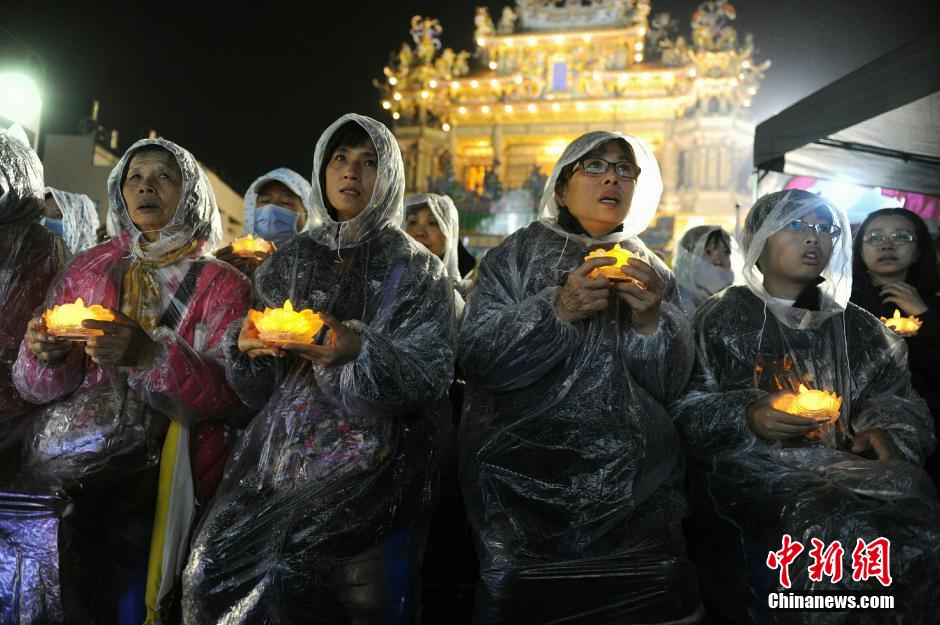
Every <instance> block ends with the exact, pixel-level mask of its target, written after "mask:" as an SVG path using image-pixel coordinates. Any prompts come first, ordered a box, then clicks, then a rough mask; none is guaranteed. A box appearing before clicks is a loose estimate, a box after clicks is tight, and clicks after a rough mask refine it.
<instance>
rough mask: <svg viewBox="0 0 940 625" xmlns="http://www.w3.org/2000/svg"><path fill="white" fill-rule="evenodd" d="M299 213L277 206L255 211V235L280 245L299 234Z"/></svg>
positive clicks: (273, 205)
mask: <svg viewBox="0 0 940 625" xmlns="http://www.w3.org/2000/svg"><path fill="white" fill-rule="evenodd" d="M297 217H298V216H297V213H295V212H294V211H292V210H291V209H289V208H284V207H282V206H278V205H276V204H265V205H264V206H259V207H258V208H256V209H255V234H257V235H258V236H260V237H261V238H263V239H267V240H268V241H273V242H274V243H275V244H278V245H280V244H281V243H283V242H284V241H286V240H288V239H289V238H291V237H292V236H294V235H295V234H297Z"/></svg>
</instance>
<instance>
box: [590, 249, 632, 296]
mask: <svg viewBox="0 0 940 625" xmlns="http://www.w3.org/2000/svg"><path fill="white" fill-rule="evenodd" d="M592 258H613V259H614V260H616V261H617V262H616V263H614V264H613V265H604V266H603V267H598V268H596V269H594V270H593V271H592V272H591V273H590V274H588V277H589V278H597V277H598V276H603V277H605V278H607V279H608V280H623V281H624V282H636V283H637V284H638V285H639V286H641V287H644V288H645V285H644V284H643V283H642V282H640V281H639V280H635V279H634V278H631V277H630V276H628V275H627V274H625V273H624V272H622V271H621V270H620V268H621V267H626V266H627V265H629V264H630V259H631V258H639V259H640V260H643V259H642V258H641V257H640V256H637V255H636V254H634V253H633V252H631V251H630V250H625V249H623V248H622V247H620V244H619V243H615V244H614V246H613V247H612V248H610V249H609V250H605V249H604V248H598V249H596V250H594V251H593V252H591V253H590V254H588V255H587V256H585V257H584V260H590V259H592Z"/></svg>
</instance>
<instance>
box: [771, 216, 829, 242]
mask: <svg viewBox="0 0 940 625" xmlns="http://www.w3.org/2000/svg"><path fill="white" fill-rule="evenodd" d="M784 229H785V230H789V231H791V232H803V231H804V230H815V231H816V234H818V235H819V236H829V237H832V238H833V239H835V238H836V237H838V236H839V235H840V234H842V228H840V227H839V226H836V225H833V224H811V223H809V222H806V221H803V220H802V219H794V220H793V221H791V222H790V223H788V224H787V225H786V226H784Z"/></svg>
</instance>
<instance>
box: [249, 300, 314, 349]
mask: <svg viewBox="0 0 940 625" xmlns="http://www.w3.org/2000/svg"><path fill="white" fill-rule="evenodd" d="M248 316H249V317H250V318H251V321H252V323H254V324H255V327H256V328H257V329H258V336H259V338H260V339H261V340H262V341H266V342H268V343H279V344H286V343H303V344H309V343H312V342H313V337H314V336H316V334H317V332H319V331H320V328H322V327H323V319H322V318H321V317H320V315H319V314H318V313H315V312H313V311H312V310H310V309H309V308H308V309H306V310H301V311H300V312H296V311H295V310H294V306H293V304H291V303H290V300H287V301H285V302H284V307H283V308H275V309H273V310H272V309H271V308H265V309H264V312H263V313H262V312H258V311H257V310H251V311H249V312H248Z"/></svg>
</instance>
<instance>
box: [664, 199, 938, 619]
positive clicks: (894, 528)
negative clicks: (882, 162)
mask: <svg viewBox="0 0 940 625" xmlns="http://www.w3.org/2000/svg"><path fill="white" fill-rule="evenodd" d="M813 212H817V213H819V212H821V213H823V214H826V213H828V214H830V215H831V216H832V219H833V223H835V224H836V225H838V226H840V227H841V228H842V235H841V236H840V237H839V238H838V239H836V240H835V242H834V250H833V255H832V258H831V260H830V261H829V264H828V266H827V267H826V269H825V271H823V272H822V276H823V278H824V279H825V280H824V281H823V282H822V283H820V284H819V285H818V287H813V286H811V287H809V288H808V289H807V290H806V291H804V293H803V294H802V295H801V296H800V297H799V298H798V299H797V300H796V302H795V303H794V305H793V306H790V305H787V304H786V303H783V302H781V301H780V300H775V299H773V298H772V297H771V296H770V295H769V294H767V292H766V290H765V289H764V288H763V285H762V282H761V281H762V275H761V274H760V270H759V269H758V268H757V266H756V262H757V260H758V258H759V257H760V253H761V250H762V249H763V246H764V244H765V243H766V242H767V240H768V238H769V237H771V236H772V235H774V234H776V233H778V232H779V231H780V230H781V229H782V228H783V227H784V226H785V225H786V224H787V223H789V222H790V221H793V220H794V219H800V218H802V217H804V216H805V215H807V214H808V213H813ZM848 233H849V226H848V223H847V220H846V218H845V216H844V215H843V214H842V212H841V211H839V210H837V209H836V208H834V207H832V206H830V205H827V204H826V202H825V201H824V200H823V199H822V198H820V197H818V196H815V195H813V194H811V193H808V192H805V191H788V192H779V193H774V194H770V195H767V196H764V197H763V198H761V199H760V200H758V202H757V203H756V204H755V205H754V207H753V208H752V209H751V212H750V214H749V215H748V217H747V220H746V222H745V233H744V238H743V239H744V248H745V253H746V259H747V260H746V264H745V268H744V275H745V277H746V279H747V280H748V284H747V286H732V287H730V288H728V289H726V290H725V291H723V292H722V293H720V294H718V295H716V296H714V297H712V298H711V299H709V300H708V301H706V302H705V303H704V304H703V305H702V306H701V307H700V308H699V310H698V312H697V313H696V316H695V319H694V321H693V333H694V337H695V341H696V348H697V352H696V364H695V369H694V372H693V375H692V381H691V383H690V390H689V393H688V394H687V395H686V396H685V397H684V398H683V399H682V400H681V401H679V402H677V404H676V405H675V406H674V408H673V414H674V416H675V418H676V421H677V425H678V426H679V428H680V432H681V434H682V436H683V439H684V442H685V443H686V449H687V451H688V453H689V454H690V456H691V457H692V458H693V460H692V461H690V471H689V475H690V484H689V490H690V493H691V495H692V498H693V507H694V511H695V519H694V527H695V536H696V537H697V540H696V542H697V545H698V553H697V557H696V563H697V565H698V566H699V574H700V577H701V579H702V582H703V588H704V589H705V591H706V595H707V596H708V599H709V600H710V602H711V603H712V605H713V606H714V607H716V609H717V610H718V611H719V612H720V613H722V614H724V615H725V616H726V617H729V618H734V619H736V621H738V622H747V623H755V624H756V623H760V624H763V623H776V622H781V623H807V624H808V623H813V624H817V623H818V624H829V623H859V622H864V623H884V622H886V621H885V620H884V619H885V618H886V617H885V614H884V613H878V612H876V611H869V612H853V613H846V612H825V613H821V612H804V611H798V610H777V611H769V610H768V608H767V595H768V593H770V592H788V591H787V590H786V589H783V588H782V587H780V586H778V571H776V570H771V569H770V568H769V567H768V566H767V565H766V560H767V556H768V553H769V552H771V551H777V550H780V549H781V547H782V537H783V535H784V534H789V535H790V536H791V537H792V538H793V540H797V541H800V542H801V543H802V544H803V545H804V546H805V552H804V553H803V554H802V556H801V558H800V559H798V560H797V561H796V562H795V563H794V564H793V565H791V566H790V576H791V577H792V578H793V588H792V589H791V590H790V591H789V592H795V593H797V594H806V593H810V592H813V591H822V592H825V591H830V592H864V593H865V594H883V592H884V591H888V593H889V594H892V595H894V597H895V600H896V609H895V611H894V612H891V616H890V620H891V622H892V623H900V624H906V623H928V622H933V619H934V618H935V616H936V613H937V610H936V608H937V597H938V593H937V590H938V586H937V584H938V581H937V580H938V579H940V505H938V503H937V500H936V494H935V492H934V491H933V486H932V485H931V483H930V480H929V478H928V477H927V476H926V474H925V473H924V472H923V470H922V469H920V468H919V467H918V466H917V464H920V463H922V462H923V459H924V457H925V456H926V455H927V454H929V453H930V451H931V450H932V449H933V447H934V444H935V441H934V436H933V426H932V423H931V420H930V416H929V414H928V413H927V411H926V407H925V405H924V402H923V400H921V398H920V397H919V396H917V395H916V393H914V392H913V391H912V390H911V385H910V373H909V372H908V368H907V350H906V348H905V346H904V342H903V340H901V339H899V338H897V337H896V336H894V335H893V334H892V333H891V332H890V331H888V330H886V328H885V327H884V325H883V324H882V323H881V322H880V321H879V320H878V319H876V318H875V317H872V316H871V315H870V314H868V313H867V312H865V311H863V310H861V309H860V308H858V307H857V306H855V305H854V304H847V300H848V293H849V291H850V289H851V284H850V282H851V265H850V257H849V241H848V239H849V234H848ZM781 235H782V236H783V235H786V236H790V237H793V245H799V246H803V245H807V246H808V245H811V244H810V243H807V240H810V239H812V236H813V235H812V233H810V234H806V232H805V231H804V232H803V233H801V234H799V235H797V234H791V233H781ZM814 309H816V310H814ZM800 383H803V384H805V385H806V386H807V387H808V388H812V389H819V390H828V391H831V392H834V393H835V394H836V395H838V396H839V397H841V398H842V404H841V412H840V416H839V418H838V420H837V422H836V423H835V424H832V425H826V426H823V427H822V428H820V429H819V430H818V431H817V432H816V433H814V436H813V437H812V438H804V437H800V438H791V439H787V440H786V441H785V442H782V443H781V442H778V443H770V442H768V441H765V440H763V439H760V438H758V437H757V436H756V435H755V434H754V433H753V432H752V430H751V429H750V427H749V425H748V422H747V418H746V410H747V407H748V405H749V404H751V402H753V401H755V400H757V399H758V398H760V397H762V396H764V395H766V394H767V393H772V392H776V391H778V390H797V389H798V387H799V384H800ZM870 429H881V430H883V431H884V432H886V433H887V434H888V435H889V436H890V438H891V439H892V441H893V442H894V443H895V444H896V445H897V447H898V448H899V449H900V450H901V452H902V454H903V456H904V460H884V461H874V460H869V459H867V458H865V457H862V456H860V455H857V454H854V453H851V451H850V449H851V437H852V436H854V435H855V434H857V433H860V432H863V431H865V430H870ZM882 536H883V537H887V538H889V539H890V540H891V565H890V566H891V574H892V577H893V578H894V580H895V581H894V584H893V585H892V586H891V588H890V589H885V588H883V587H882V586H881V585H880V584H879V582H877V581H875V580H874V579H872V580H869V581H858V582H856V581H853V580H852V570H851V566H852V559H851V557H850V554H851V553H852V551H853V550H854V548H855V546H856V540H857V539H862V540H864V541H866V542H868V541H872V540H874V539H875V538H878V537H882ZM812 538H817V539H819V540H821V541H823V542H824V543H825V544H826V545H829V544H830V543H831V542H833V541H835V540H840V541H841V544H842V546H843V548H844V549H845V556H846V557H845V558H844V567H845V571H846V574H845V577H844V578H843V579H842V581H841V582H839V583H835V584H834V583H832V582H831V581H830V579H829V578H825V577H824V578H823V581H822V582H815V583H814V582H811V581H810V580H809V579H808V571H807V569H808V566H809V564H810V563H811V560H810V559H809V556H808V553H809V550H810V549H811V547H812V544H811V539H812Z"/></svg>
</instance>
